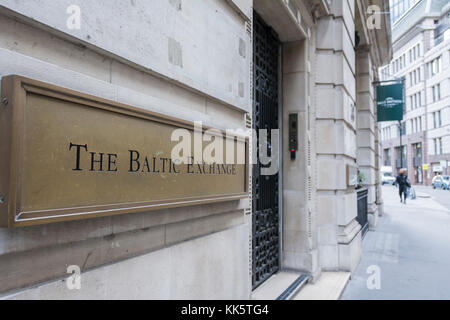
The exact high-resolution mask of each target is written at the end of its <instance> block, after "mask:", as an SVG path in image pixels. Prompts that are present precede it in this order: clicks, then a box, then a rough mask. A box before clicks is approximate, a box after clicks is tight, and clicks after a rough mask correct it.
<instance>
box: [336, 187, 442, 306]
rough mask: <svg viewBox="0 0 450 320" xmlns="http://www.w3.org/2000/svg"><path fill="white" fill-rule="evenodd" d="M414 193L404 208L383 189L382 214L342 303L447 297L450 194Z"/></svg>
mask: <svg viewBox="0 0 450 320" xmlns="http://www.w3.org/2000/svg"><path fill="white" fill-rule="evenodd" d="M415 189H416V192H417V199H416V200H411V199H408V200H407V204H406V205H405V204H403V203H400V200H399V196H398V191H397V189H396V188H395V187H394V186H383V190H382V192H383V197H384V216H383V217H380V220H379V222H378V225H377V227H376V230H375V231H370V232H368V233H367V234H366V236H365V238H364V240H363V249H362V250H363V253H362V260H361V263H360V265H359V266H358V268H357V270H356V271H355V273H354V274H353V275H352V279H351V281H350V282H349V284H348V286H347V287H346V289H345V291H344V293H343V294H342V296H341V299H362V300H372V299H450V290H449V288H450V277H449V272H450V191H448V190H433V189H432V187H422V186H415ZM378 272H379V274H377V275H378V276H379V277H378V278H377V277H374V275H375V274H376V273H378ZM368 280H369V281H368Z"/></svg>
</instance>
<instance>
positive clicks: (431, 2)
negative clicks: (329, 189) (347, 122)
mask: <svg viewBox="0 0 450 320" xmlns="http://www.w3.org/2000/svg"><path fill="white" fill-rule="evenodd" d="M390 4H391V12H392V15H391V18H392V22H393V29H392V41H393V49H394V57H393V60H392V61H391V63H390V64H389V65H387V66H386V67H384V68H382V69H381V78H382V80H389V79H393V78H404V79H405V80H404V84H405V97H406V102H405V114H404V120H403V122H402V126H401V130H400V127H399V126H398V124H397V123H389V122H386V123H382V124H381V130H382V133H381V134H382V141H383V142H382V148H383V164H384V165H386V166H392V167H393V168H394V171H395V170H398V169H400V168H402V167H404V168H407V169H408V172H409V177H410V178H411V179H412V182H413V183H416V184H430V183H431V178H432V177H433V176H434V175H436V174H449V173H450V169H449V168H448V161H450V95H449V92H450V51H449V50H450V16H449V13H450V3H449V2H448V1H447V0H415V1H404V0H394V1H392V0H391V1H390ZM400 132H401V133H402V134H403V139H402V140H403V141H402V145H403V147H402V148H400V139H399V136H400ZM401 152H403V155H404V157H403V159H404V160H403V164H401V163H400V153H401ZM424 164H425V165H427V164H428V167H429V169H428V170H424V167H423V165H424ZM425 167H426V166H425Z"/></svg>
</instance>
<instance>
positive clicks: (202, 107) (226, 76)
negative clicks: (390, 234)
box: [0, 0, 392, 299]
mask: <svg viewBox="0 0 450 320" xmlns="http://www.w3.org/2000/svg"><path fill="white" fill-rule="evenodd" d="M71 5H72V1H69V0H62V1H37V0H36V1H14V0H0V77H4V76H7V75H10V74H18V75H22V76H25V77H30V78H34V79H38V80H41V81H45V82H49V83H52V84H55V85H58V86H62V87H66V88H69V89H72V90H76V91H80V92H84V93H88V94H91V95H95V96H98V97H101V98H105V99H108V100H112V101H115V102H120V103H124V104H128V105H132V106H135V107H139V108H142V109H144V110H151V111H155V112H158V113H160V114H163V115H168V116H172V117H176V118H179V119H182V120H188V121H203V123H204V124H205V125H209V126H212V127H216V128H220V129H228V128H229V129H245V128H252V127H253V128H256V129H260V128H267V129H280V130H281V134H280V142H281V147H280V148H281V149H280V150H282V152H280V170H279V171H278V172H277V174H275V175H271V176H264V175H262V174H261V168H260V166H259V165H257V166H254V168H253V171H252V174H251V177H250V181H249V184H250V191H251V192H250V194H249V198H248V199H245V200H239V201H228V202H222V203H220V202H219V203H212V204H200V205H192V206H189V207H180V208H171V209H163V210H157V211H152V212H143V213H131V214H123V215H117V216H110V217H102V218H95V219H89V220H80V221H71V222H60V223H53V224H48V225H38V226H30V227H21V228H16V229H7V228H0V293H2V294H6V295H8V297H12V298H91V297H92V298H146V299H185V298H191V299H197V298H200V299H201V298H203V299H205V298H208V299H247V298H250V297H252V296H253V295H255V291H254V290H255V289H256V290H257V289H258V288H259V286H260V285H261V284H262V283H264V282H265V281H266V280H267V279H269V278H270V277H271V276H272V275H273V274H276V273H283V272H286V270H290V273H289V274H290V276H292V274H293V275H294V278H293V280H295V279H297V277H299V276H301V275H306V276H307V278H308V279H309V281H312V282H314V281H316V280H317V279H319V278H320V276H321V274H322V272H327V271H347V272H352V271H353V270H354V269H355V267H356V266H357V264H358V263H359V260H360V256H361V242H362V236H363V230H367V226H370V228H371V229H373V228H375V226H376V223H377V220H378V217H379V216H380V215H381V213H382V196H381V190H380V180H379V168H380V164H381V152H380V143H379V139H380V130H379V128H378V124H377V122H376V108H375V107H374V106H375V97H374V86H373V82H374V81H376V80H378V69H379V68H380V67H381V66H383V65H385V64H386V63H388V61H390V60H391V58H392V48H391V42H390V39H391V38H390V37H391V35H390V20H389V15H384V14H383V15H380V14H379V13H375V14H376V15H378V16H377V17H379V26H378V27H376V28H369V27H368V25H367V23H366V21H367V19H368V18H369V17H370V16H371V15H373V12H372V11H370V10H369V6H370V5H377V6H378V8H380V10H381V11H384V12H386V11H389V6H388V3H387V2H386V1H381V0H361V1H353V0H334V1H333V0H328V1H324V0H291V1H278V0H277V1H275V0H255V1H251V0H228V1H226V0H188V1H184V0H161V1H160V0H158V1H139V0H132V1H119V0H117V1H114V3H113V4H109V2H108V6H105V5H104V3H103V2H94V1H89V0H79V1H78V6H79V8H80V10H81V24H80V28H79V29H77V28H75V29H74V28H69V27H68V24H67V19H68V18H70V16H71V14H72V13H70V14H68V13H67V12H72V11H71V10H69V7H70V6H71ZM291 115H294V117H295V116H296V117H297V120H298V126H297V129H298V130H297V131H295V132H292V131H291V130H290V128H291V125H290V124H292V123H291V122H290V119H291V118H290V117H291ZM292 138H296V139H297V141H298V149H297V151H296V152H292V149H291V148H290V145H289V141H290V139H292ZM250 152H251V153H252V154H253V153H254V152H256V150H253V149H251V150H250ZM356 169H359V171H360V172H361V173H362V174H361V175H360V177H361V178H362V179H361V180H362V181H361V183H362V184H363V186H364V187H365V188H367V191H365V193H364V194H363V196H362V198H361V199H362V200H360V201H361V202H360V203H361V208H362V210H360V212H361V213H362V215H361V216H358V195H357V194H358V192H357V190H355V183H354V178H355V176H356ZM365 194H367V202H366V199H365V196H364V195H365ZM367 221H368V223H367ZM69 265H78V266H80V267H81V271H82V289H81V290H68V289H67V288H66V285H65V282H64V281H65V279H66V278H67V276H68V275H67V267H68V266H69Z"/></svg>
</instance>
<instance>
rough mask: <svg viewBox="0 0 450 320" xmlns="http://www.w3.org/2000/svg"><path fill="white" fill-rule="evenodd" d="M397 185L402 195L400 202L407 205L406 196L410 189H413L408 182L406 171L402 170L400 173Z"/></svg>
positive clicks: (396, 181)
mask: <svg viewBox="0 0 450 320" xmlns="http://www.w3.org/2000/svg"><path fill="white" fill-rule="evenodd" d="M395 184H396V185H398V194H399V195H400V202H403V203H405V204H406V196H407V193H408V188H411V183H410V182H409V180H408V176H407V174H406V170H404V169H401V170H400V171H399V174H398V176H397V178H396V179H395ZM402 196H403V197H402Z"/></svg>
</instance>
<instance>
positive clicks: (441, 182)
mask: <svg viewBox="0 0 450 320" xmlns="http://www.w3.org/2000/svg"><path fill="white" fill-rule="evenodd" d="M431 185H432V186H433V189H436V188H441V189H443V190H449V189H450V176H448V175H445V176H441V175H438V176H435V177H434V178H433V180H432V182H431Z"/></svg>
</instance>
